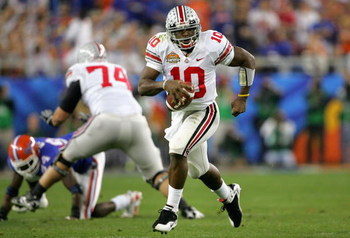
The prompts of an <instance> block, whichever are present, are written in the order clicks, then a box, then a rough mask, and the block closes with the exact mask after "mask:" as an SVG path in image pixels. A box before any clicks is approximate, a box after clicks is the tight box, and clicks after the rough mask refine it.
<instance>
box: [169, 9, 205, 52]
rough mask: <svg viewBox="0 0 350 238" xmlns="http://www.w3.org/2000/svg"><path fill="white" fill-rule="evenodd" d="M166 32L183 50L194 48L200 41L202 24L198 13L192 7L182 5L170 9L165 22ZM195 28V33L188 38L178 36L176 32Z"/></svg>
mask: <svg viewBox="0 0 350 238" xmlns="http://www.w3.org/2000/svg"><path fill="white" fill-rule="evenodd" d="M165 28H166V32H167V34H168V35H169V37H170V39H171V41H173V42H174V43H175V44H176V45H177V46H178V47H179V48H180V49H181V50H190V49H192V48H194V46H195V44H196V43H197V41H198V37H199V33H200V31H201V25H200V21H199V18H198V16H197V13H196V12H195V11H194V10H193V9H192V8H190V7H188V6H184V5H180V6H177V7H174V8H173V9H171V10H170V12H169V13H168V15H167V18H166V22H165ZM182 30H193V35H191V36H189V37H186V38H177V37H176V34H175V33H176V32H178V31H182Z"/></svg>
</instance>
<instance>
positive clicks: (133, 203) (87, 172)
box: [0, 134, 142, 220]
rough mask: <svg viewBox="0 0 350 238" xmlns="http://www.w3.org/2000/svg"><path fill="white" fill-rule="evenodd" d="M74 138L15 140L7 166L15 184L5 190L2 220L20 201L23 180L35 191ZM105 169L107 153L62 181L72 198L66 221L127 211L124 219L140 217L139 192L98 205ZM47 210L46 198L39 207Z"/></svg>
mask: <svg viewBox="0 0 350 238" xmlns="http://www.w3.org/2000/svg"><path fill="white" fill-rule="evenodd" d="M71 137H72V134H67V135H65V136H63V137H57V138H48V137H40V138H34V137H32V136H29V135H19V136H17V137H15V138H14V140H13V141H12V142H11V144H10V145H9V149H8V154H9V157H8V164H9V166H10V168H11V169H12V171H13V175H12V182H11V184H10V185H9V186H8V188H7V190H6V194H5V197H4V200H3V203H2V206H1V208H0V220H6V219H7V215H8V213H9V212H10V210H11V205H12V204H11V199H17V198H16V196H17V194H18V191H19V189H20V187H21V185H22V183H23V180H25V181H26V182H28V185H29V187H30V188H33V187H34V185H35V184H36V183H37V181H38V180H39V178H40V177H41V175H42V174H43V173H44V172H45V171H46V170H47V168H48V167H49V166H51V164H52V163H53V162H54V161H55V158H56V157H57V155H58V153H59V152H60V150H62V149H63V148H64V147H65V146H66V145H67V142H68V141H69V139H70V138H71ZM104 166H105V153H104V152H101V153H98V154H96V155H94V156H92V157H90V158H86V159H82V160H79V161H77V162H75V163H74V164H73V166H72V168H71V170H70V171H69V173H68V175H67V176H66V177H65V178H64V179H63V180H62V182H63V184H64V185H65V187H66V188H67V189H68V190H69V191H70V192H71V193H72V195H73V196H72V209H71V214H70V216H68V217H67V219H90V218H91V217H104V216H107V215H108V214H110V213H111V212H114V211H119V210H124V213H123V214H122V216H123V217H133V216H134V215H137V213H138V208H139V206H140V203H141V199H142V193H141V192H138V191H128V192H127V193H125V194H122V195H118V196H116V197H114V198H112V199H111V200H110V201H109V202H103V203H98V204H96V203H97V200H98V197H99V194H100V190H101V183H102V177H103V171H104ZM47 206H48V200H47V198H46V196H45V195H44V196H42V197H41V199H40V204H39V207H40V208H46V207H47ZM12 210H14V211H17V212H25V211H27V208H26V207H20V206H16V205H13V206H12Z"/></svg>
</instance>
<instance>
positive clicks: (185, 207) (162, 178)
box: [146, 158, 204, 219]
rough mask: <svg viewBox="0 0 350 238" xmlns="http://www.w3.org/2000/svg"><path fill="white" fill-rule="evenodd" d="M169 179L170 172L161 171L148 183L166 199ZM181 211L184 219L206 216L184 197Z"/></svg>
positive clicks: (180, 206) (148, 180) (181, 200)
mask: <svg viewBox="0 0 350 238" xmlns="http://www.w3.org/2000/svg"><path fill="white" fill-rule="evenodd" d="M159 160H160V158H159ZM168 177H169V175H168V171H167V170H161V171H158V172H157V173H156V174H155V175H154V176H153V177H152V178H151V179H147V180H146V181H147V183H149V184H150V185H151V186H152V187H153V188H154V189H156V190H158V191H159V192H160V193H161V194H162V195H163V196H164V197H166V198H167V197H168V186H169V179H168ZM179 211H180V212H181V215H182V217H184V218H186V219H201V218H203V217H204V214H203V213H202V212H200V211H199V210H198V209H197V208H195V207H193V206H191V205H190V204H188V202H187V201H186V200H185V199H184V198H183V197H182V198H181V199H180V204H179Z"/></svg>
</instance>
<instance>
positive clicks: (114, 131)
mask: <svg viewBox="0 0 350 238" xmlns="http://www.w3.org/2000/svg"><path fill="white" fill-rule="evenodd" d="M115 120H118V119H115ZM115 120H113V118H110V117H108V116H105V115H98V116H96V117H95V118H93V119H92V120H91V121H89V123H87V124H85V125H84V126H82V127H81V128H79V129H78V130H77V131H76V132H75V133H74V135H73V137H72V138H71V140H70V141H69V143H68V145H67V146H66V148H65V149H64V151H63V157H64V158H65V159H67V160H68V161H72V162H74V161H75V160H77V159H80V158H85V157H89V156H91V155H93V154H97V153H99V152H101V151H106V150H107V149H110V148H111V147H112V145H113V142H114V141H116V140H117V138H118V136H119V134H120V133H119V132H120V127H121V125H120V124H118V123H116V122H115Z"/></svg>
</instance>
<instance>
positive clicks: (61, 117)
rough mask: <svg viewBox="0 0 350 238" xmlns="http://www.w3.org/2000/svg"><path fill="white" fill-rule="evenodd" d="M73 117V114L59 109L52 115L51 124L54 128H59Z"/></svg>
mask: <svg viewBox="0 0 350 238" xmlns="http://www.w3.org/2000/svg"><path fill="white" fill-rule="evenodd" d="M70 115H71V113H68V112H66V111H64V110H63V109H62V108H60V107H58V108H57V109H56V111H55V113H54V114H53V115H52V118H51V123H52V125H53V126H59V125H61V124H62V123H63V122H64V121H65V120H67V118H68V117H69V116H70Z"/></svg>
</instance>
